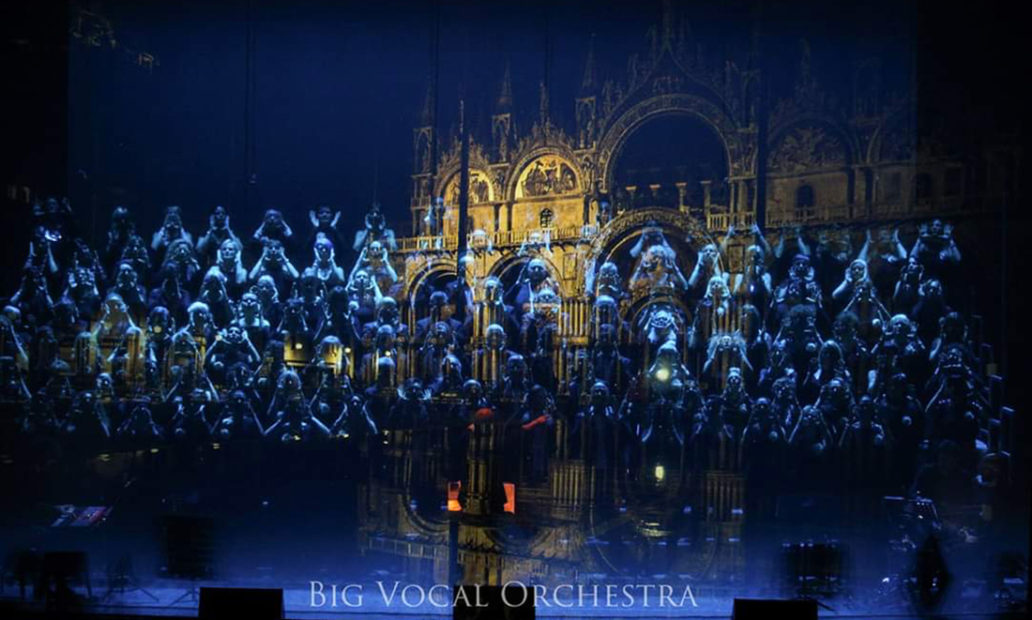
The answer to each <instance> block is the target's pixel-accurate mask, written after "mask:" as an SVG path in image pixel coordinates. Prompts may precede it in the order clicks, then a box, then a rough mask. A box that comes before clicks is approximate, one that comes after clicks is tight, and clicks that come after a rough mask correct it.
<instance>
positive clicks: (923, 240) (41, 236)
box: [0, 199, 999, 497]
mask: <svg viewBox="0 0 1032 620" xmlns="http://www.w3.org/2000/svg"><path fill="white" fill-rule="evenodd" d="M34 217H35V221H34V233H33V236H32V238H31V240H30V243H29V250H28V259H27V260H26V262H25V264H24V267H23V276H22V281H21V285H20V287H19V288H18V290H17V291H15V292H14V293H13V295H11V296H10V298H9V299H8V300H7V302H6V304H5V307H4V310H3V317H2V319H0V320H2V325H0V344H2V351H0V354H2V357H0V373H2V375H0V377H2V394H0V398H2V399H3V401H4V402H5V403H7V404H9V405H10V404H13V405H14V406H13V407H10V408H7V410H14V411H17V414H16V416H17V424H18V427H19V428H20V430H21V431H22V432H25V433H33V434H50V435H52V436H61V437H64V438H66V439H65V440H64V441H67V442H71V443H74V444H76V445H82V446H98V447H100V446H107V445H111V444H114V443H116V442H122V444H134V443H137V444H138V443H143V444H146V443H152V442H159V441H233V440H235V439H238V438H254V439H257V438H265V439H266V440H268V441H275V442H295V441H306V440H319V439H322V440H333V439H350V440H351V441H356V440H358V441H361V440H362V438H363V437H366V438H371V437H374V436H377V435H379V434H381V433H383V432H385V431H390V430H396V429H413V428H419V427H422V426H448V427H452V428H456V429H460V432H461V431H463V430H467V429H471V428H473V427H474V426H475V425H477V424H500V425H502V426H503V427H504V428H505V429H506V432H507V433H514V434H519V435H521V436H522V437H525V438H529V439H530V441H527V442H525V444H523V445H527V446H535V445H539V446H541V447H540V449H532V450H531V452H532V453H533V454H532V455H531V458H533V459H536V460H535V467H534V469H536V470H539V471H541V463H540V462H539V461H540V459H543V458H547V456H546V455H547V454H550V453H552V451H551V450H549V449H547V448H546V447H545V446H548V445H554V443H555V442H557V441H562V442H566V444H568V445H567V446H566V447H565V448H564V453H565V454H569V455H576V456H580V457H582V458H585V459H589V460H592V461H594V462H595V463H597V464H609V465H611V466H616V465H618V464H620V465H624V466H627V467H630V466H631V465H632V462H633V460H634V459H638V458H641V455H642V454H644V453H645V452H646V451H647V450H648V449H651V450H652V452H653V453H660V452H662V451H664V450H673V451H675V452H676V451H678V450H680V451H681V453H682V454H684V453H685V451H687V453H688V454H689V455H692V454H695V455H700V454H705V455H707V456H689V458H695V459H698V460H704V461H707V462H708V463H709V465H713V464H714V463H713V460H714V458H715V457H713V454H731V455H732V456H731V457H729V458H735V459H739V460H740V461H741V463H742V465H743V467H746V468H749V467H751V468H753V469H754V470H757V471H760V474H758V475H760V476H761V477H762V472H763V471H767V470H770V469H772V468H771V466H772V465H775V466H776V465H779V464H783V463H788V462H792V463H795V464H796V466H797V468H796V469H795V470H793V471H795V472H797V479H798V480H797V483H798V484H799V485H803V486H805V485H806V484H807V479H808V477H817V476H820V475H821V474H822V464H825V463H827V462H828V459H829V458H831V457H830V456H829V455H834V454H836V453H839V452H841V451H844V450H847V449H854V450H855V449H856V448H857V447H861V448H862V450H861V451H862V452H863V453H864V454H867V455H869V456H868V457H867V458H868V459H869V460H873V461H878V459H879V458H881V457H880V456H875V457H873V459H872V458H871V457H870V455H872V454H873V455H885V454H890V453H891V458H892V462H893V466H892V468H891V470H880V469H879V468H878V467H877V465H871V463H868V464H865V465H863V467H865V468H867V469H866V470H865V471H868V472H874V471H881V473H880V474H878V475H880V476H884V478H883V479H882V480H881V482H882V483H884V484H883V485H882V486H881V487H880V488H884V489H887V490H891V489H898V490H902V491H905V490H907V489H913V490H914V491H915V492H921V493H924V494H926V495H931V496H940V497H942V496H945V495H951V496H956V495H958V494H971V493H975V492H977V488H978V486H979V485H980V484H992V480H991V479H992V478H993V476H991V472H992V471H996V470H998V462H997V459H998V458H999V457H998V455H997V450H996V445H995V443H996V442H995V439H994V437H996V435H997V433H998V432H999V429H998V428H996V426H997V424H998V421H997V420H996V418H995V412H994V411H992V410H991V408H990V407H989V402H988V397H987V394H988V388H987V381H986V378H985V373H984V370H983V369H984V360H982V359H981V357H980V356H981V353H980V351H978V350H975V349H976V347H975V346H973V344H972V342H973V339H972V337H970V336H969V331H970V327H971V325H972V323H971V316H970V315H969V314H966V313H962V312H961V311H960V307H961V305H962V304H960V303H958V302H957V301H956V299H957V296H959V292H958V291H957V290H956V288H957V287H956V283H957V282H958V277H957V273H956V271H957V268H958V266H959V265H960V263H961V254H960V251H959V249H958V248H957V246H956V244H955V242H954V240H953V238H952V231H951V227H950V226H949V225H945V224H943V223H942V222H940V221H938V220H936V221H933V222H927V223H923V224H921V225H920V226H919V227H917V230H916V238H913V239H912V240H908V242H907V243H904V242H903V241H902V240H901V237H900V231H898V230H896V231H895V232H893V231H892V229H888V230H883V231H879V234H878V235H876V236H874V237H872V235H871V233H869V232H868V233H866V239H864V243H863V245H862V248H860V249H859V251H855V248H854V247H850V246H849V244H848V243H843V242H841V241H833V240H831V239H830V238H828V237H827V236H826V233H820V234H819V235H818V237H817V238H816V239H810V238H808V237H807V235H806V234H805V233H804V232H803V231H801V230H797V231H795V232H794V233H793V232H792V231H785V232H784V233H783V234H782V237H781V239H780V242H779V243H778V245H777V246H776V247H771V246H770V245H768V242H767V240H766V239H765V237H764V235H763V234H761V231H760V230H759V229H758V228H755V227H754V229H753V230H751V231H748V232H745V231H734V230H731V231H728V235H727V238H726V239H725V240H724V243H722V244H721V243H712V244H709V245H706V246H705V247H703V248H702V249H701V251H700V252H699V253H698V256H697V258H696V261H695V265H694V268H693V270H692V271H691V272H690V273H689V274H688V275H687V277H686V276H685V275H684V274H683V273H682V272H681V270H680V269H679V268H678V266H677V262H676V260H675V251H674V249H673V248H672V246H671V245H670V243H669V242H668V240H667V239H666V238H665V237H664V234H663V233H662V232H661V231H660V229H659V228H658V227H648V228H647V229H646V230H645V231H644V233H643V234H641V235H640V237H639V238H638V243H637V245H636V246H635V247H634V248H633V249H632V250H631V252H630V254H631V262H632V263H633V264H632V265H624V266H620V265H617V264H615V263H612V262H605V263H603V264H600V265H598V266H596V267H592V269H591V270H590V272H591V273H589V274H588V275H589V280H590V283H589V285H588V290H589V291H591V292H592V293H591V295H590V296H589V297H590V298H589V300H588V303H589V304H590V306H589V307H590V321H589V327H588V328H587V329H588V331H590V334H588V338H587V339H586V342H587V344H586V345H584V344H583V343H582V344H580V345H578V346H573V345H572V344H570V342H569V341H568V339H566V338H564V334H565V332H563V327H562V326H561V323H563V322H564V321H566V320H567V318H568V317H567V316H566V314H564V310H563V308H562V303H563V302H562V300H561V299H560V295H559V289H558V285H557V283H556V282H555V280H554V279H553V277H554V276H553V275H552V274H550V272H549V270H548V268H547V263H546V261H544V260H542V258H541V257H540V256H539V255H538V254H540V253H541V252H548V248H547V243H545V244H531V245H530V246H528V247H526V248H524V249H523V250H521V252H524V253H525V254H526V255H527V260H526V262H525V264H524V267H523V268H522V271H521V272H520V274H519V277H518V278H517V280H516V281H515V283H510V284H508V285H506V284H503V283H502V282H501V281H499V280H498V279H496V278H492V277H488V278H486V279H483V280H482V281H479V282H477V283H476V284H475V286H474V287H473V289H479V290H470V288H469V287H466V286H457V285H456V284H454V283H452V284H450V285H449V286H444V287H442V288H441V290H431V291H427V292H426V293H425V294H423V295H422V296H421V297H420V298H418V299H398V298H397V297H396V295H398V292H399V290H400V287H401V285H400V283H399V282H398V275H397V273H396V272H395V270H394V268H393V267H392V264H391V253H392V252H394V251H395V250H396V245H395V240H394V236H393V233H392V231H391V230H390V229H389V228H387V226H386V223H385V221H384V218H383V216H382V214H381V213H380V212H379V210H378V209H376V208H374V209H373V210H372V211H370V212H369V213H368V214H367V215H366V217H365V227H364V229H363V230H360V231H359V232H358V233H357V234H356V235H355V238H354V241H353V242H351V240H350V239H349V240H348V241H349V242H347V243H346V242H345V241H344V240H343V239H342V235H341V233H340V232H339V229H338V226H339V225H340V224H341V222H340V214H339V213H334V212H333V211H332V210H331V209H329V208H327V207H320V208H319V209H318V210H316V211H313V212H310V213H309V221H308V222H307V223H306V224H305V230H303V231H298V230H295V229H294V228H292V227H291V226H290V225H289V224H288V223H287V222H286V220H285V219H284V217H283V215H282V214H281V213H279V212H278V211H275V210H269V211H267V212H266V213H265V215H264V218H263V219H262V222H261V225H260V226H259V228H258V229H257V230H256V231H254V233H253V234H251V235H250V236H247V235H240V234H238V233H237V232H235V231H234V230H233V229H232V228H231V226H230V217H229V214H228V213H227V211H226V210H225V209H224V208H222V207H216V208H215V209H214V210H213V211H212V212H211V214H210V218H209V226H208V229H207V230H205V231H204V232H203V233H202V234H200V235H197V236H194V235H193V234H191V233H190V232H188V231H187V230H186V229H185V228H184V225H183V220H182V214H181V212H180V210H179V209H178V208H177V207H169V208H168V209H167V211H166V213H165V216H164V222H163V224H162V226H161V227H160V229H159V230H157V231H156V232H154V233H153V234H151V235H149V236H147V237H144V236H143V235H142V231H138V230H136V228H135V226H134V222H133V217H132V214H131V213H130V211H129V210H128V209H126V208H124V207H118V208H116V209H114V211H113V213H112V214H111V220H110V228H109V230H108V232H107V234H106V238H105V240H104V242H103V245H102V247H91V245H90V244H88V243H87V242H85V241H84V240H83V239H82V238H81V237H79V236H77V234H76V231H75V226H74V215H73V213H72V210H71V207H70V205H69V204H68V203H67V202H63V203H62V202H59V201H57V200H53V199H51V200H48V201H47V202H46V203H45V204H42V205H39V206H37V208H36V210H35V213H34ZM857 234H858V235H863V234H864V232H863V231H857ZM735 235H737V236H738V237H739V238H741V237H742V236H743V235H744V236H746V237H751V238H753V239H754V241H752V242H751V245H748V247H747V249H746V250H745V254H744V256H745V259H744V268H743V269H742V270H741V272H739V273H734V274H730V273H728V272H727V270H726V269H725V268H724V267H723V265H726V264H727V262H728V261H727V257H726V253H727V251H728V248H727V240H728V239H731V238H732V237H733V236H735ZM908 236H910V237H913V236H914V235H913V234H910V233H908ZM345 247H346V248H347V251H348V253H349V254H350V253H351V252H354V255H353V256H355V257H356V258H355V259H354V264H353V265H352V266H350V268H348V267H346V266H342V265H340V264H338V259H337V256H338V253H339V250H340V249H341V248H345ZM428 251H431V252H432V251H439V250H434V249H429V250H428ZM472 251H474V250H471V252H472ZM621 271H626V273H622V272H621ZM951 289H952V290H951ZM404 305H408V306H409V308H411V309H412V312H413V314H412V317H411V319H407V320H406V318H403V317H407V316H408V315H406V314H405V313H404V312H403V311H402V310H403V307H404ZM631 306H634V307H636V308H639V309H640V310H637V311H635V312H634V313H633V317H632V318H629V317H631V314H630V313H628V312H627V311H626V310H627V308H629V307H631ZM629 322H633V324H629ZM557 427H558V428H562V429H563V432H562V433H557V432H555V431H556V428H557ZM560 436H561V438H560ZM650 446H656V448H649V447H650ZM700 446H709V447H712V446H718V448H717V449H715V450H711V449H707V450H700V449H699V447H700ZM789 455H791V458H790V459H788V460H785V459H787V458H788V457H789ZM720 458H724V457H720ZM696 465H698V466H700V467H705V466H707V463H706V462H699V463H696ZM718 465H719V464H718ZM864 475H869V474H864ZM987 481H988V482H987ZM965 497H967V495H965Z"/></svg>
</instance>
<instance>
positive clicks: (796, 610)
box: [731, 598, 817, 620]
mask: <svg viewBox="0 0 1032 620" xmlns="http://www.w3.org/2000/svg"><path fill="white" fill-rule="evenodd" d="M731 618H732V620H769V619H770V618H783V619H784V620H817V601H813V600H795V601H791V600H790V601H778V600H764V599H750V598H736V599H735V606H734V612H733V613H732V614H731Z"/></svg>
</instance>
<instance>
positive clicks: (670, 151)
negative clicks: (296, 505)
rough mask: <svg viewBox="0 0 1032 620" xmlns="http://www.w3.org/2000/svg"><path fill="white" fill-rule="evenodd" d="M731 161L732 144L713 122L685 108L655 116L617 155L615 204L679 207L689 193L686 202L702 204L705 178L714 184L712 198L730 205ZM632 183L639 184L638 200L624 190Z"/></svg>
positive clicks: (714, 200) (637, 185) (613, 176)
mask: <svg viewBox="0 0 1032 620" xmlns="http://www.w3.org/2000/svg"><path fill="white" fill-rule="evenodd" d="M727 162H728V155H727V146H726V145H725V144H724V142H723V140H722V139H721V137H720V135H719V134H718V133H717V132H716V131H715V130H714V129H713V126H712V125H711V124H709V123H706V122H704V121H702V120H700V119H699V117H698V116H696V115H692V114H686V113H684V112H670V113H667V114H657V115H654V116H652V117H650V118H648V119H645V120H644V121H642V122H641V123H639V124H638V126H637V127H636V128H635V129H634V130H633V131H631V132H630V133H629V134H628V135H627V136H626V138H625V139H624V140H623V142H622V144H621V146H620V150H619V151H617V152H616V153H615V154H614V157H613V162H612V166H611V169H612V191H613V192H614V194H615V195H614V198H613V201H614V204H625V205H627V206H628V207H632V208H635V207H642V206H662V207H669V208H678V207H680V206H681V204H682V194H684V196H683V201H684V204H690V205H695V206H701V205H703V203H704V196H705V192H704V190H703V186H702V182H703V181H708V182H710V183H711V185H710V197H711V199H712V201H713V202H714V203H717V204H724V203H725V198H724V194H725V192H726V190H727V183H726V179H727V178H728V172H729V170H728V163H727ZM678 185H680V186H681V187H680V188H679V187H678ZM632 186H634V187H637V188H638V189H637V191H636V192H635V193H634V196H633V200H632V199H631V196H629V195H625V194H626V190H625V189H624V188H626V187H632ZM657 186H658V187H657ZM653 190H655V191H653Z"/></svg>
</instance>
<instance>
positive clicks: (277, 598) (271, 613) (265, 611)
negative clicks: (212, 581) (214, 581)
mask: <svg viewBox="0 0 1032 620" xmlns="http://www.w3.org/2000/svg"><path fill="white" fill-rule="evenodd" d="M197 617H198V618H203V619H205V620H236V618H247V620H282V618H283V590H281V589H275V588H201V602H200V605H199V606H198V608H197Z"/></svg>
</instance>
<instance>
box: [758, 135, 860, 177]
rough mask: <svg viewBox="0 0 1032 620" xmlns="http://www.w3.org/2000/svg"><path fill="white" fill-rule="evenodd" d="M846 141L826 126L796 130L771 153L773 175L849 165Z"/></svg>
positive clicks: (783, 139) (784, 137)
mask: <svg viewBox="0 0 1032 620" xmlns="http://www.w3.org/2000/svg"><path fill="white" fill-rule="evenodd" d="M846 161H847V158H846V149H845V147H844V146H843V144H842V141H841V140H840V139H839V138H838V137H837V136H835V135H834V134H833V133H829V132H828V131H825V130H824V128H822V127H813V126H804V127H796V128H795V129H792V130H791V131H788V132H787V133H785V134H783V136H782V138H781V139H780V140H779V141H778V142H777V143H776V144H775V146H774V148H773V149H772V150H771V154H770V160H769V167H770V171H771V172H776V173H794V172H804V171H807V170H821V169H825V168H836V167H841V166H844V165H846Z"/></svg>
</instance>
